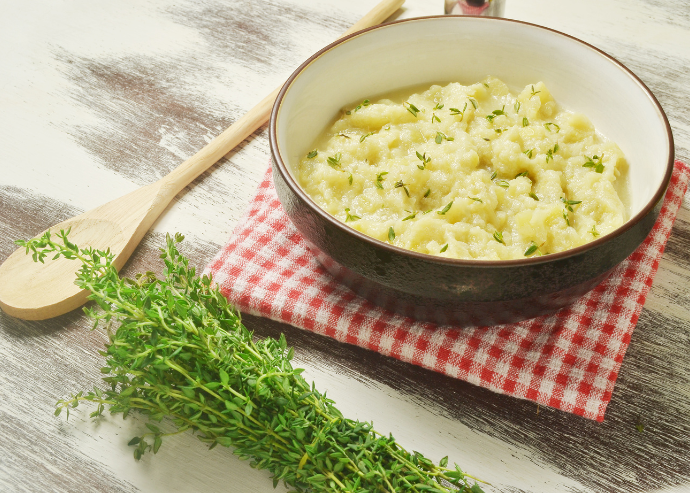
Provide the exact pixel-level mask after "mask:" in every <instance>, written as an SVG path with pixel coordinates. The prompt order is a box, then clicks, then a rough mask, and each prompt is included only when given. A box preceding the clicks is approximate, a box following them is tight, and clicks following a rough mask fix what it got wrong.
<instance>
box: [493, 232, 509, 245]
mask: <svg viewBox="0 0 690 493" xmlns="http://www.w3.org/2000/svg"><path fill="white" fill-rule="evenodd" d="M494 240H496V241H497V242H499V243H501V244H503V245H505V244H506V242H505V241H504V240H503V233H501V232H500V231H498V230H496V231H494Z"/></svg>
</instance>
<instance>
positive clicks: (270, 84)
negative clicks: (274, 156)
mask: <svg viewBox="0 0 690 493" xmlns="http://www.w3.org/2000/svg"><path fill="white" fill-rule="evenodd" d="M373 4H374V0H349V1H336V0H266V1H261V0H224V1H223V0H205V1H204V2H198V1H195V0H139V1H136V2H132V1H119V2H104V1H94V0H63V1H53V0H26V1H24V2H9V1H5V2H3V4H2V9H1V10H0V11H1V12H2V14H1V15H0V167H1V170H2V173H0V233H1V234H0V260H4V258H6V257H7V256H8V255H9V254H10V253H11V252H12V251H13V250H14V245H13V244H12V241H13V240H14V239H17V238H27V237H30V236H32V235H34V234H36V233H37V232H39V231H42V230H43V229H45V228H47V227H48V226H50V225H52V224H55V223H57V222H59V221H61V220H63V219H66V218H68V217H71V216H73V215H75V214H77V213H78V212H81V211H84V210H88V209H91V208H92V207H94V206H96V205H98V204H101V203H103V202H106V201H107V200H110V199H113V198H116V197H118V196H121V195H123V194H125V193H126V192H129V191H131V190H134V189H135V188H137V187H139V186H141V185H144V184H147V183H150V182H152V181H154V180H155V179H157V178H159V177H161V176H163V175H165V174H166V173H167V172H169V171H170V170H171V169H173V168H174V167H175V166H176V165H177V164H179V163H180V162H182V161H183V160H184V159H185V158H187V157H189V156H190V155H192V154H193V153H194V152H195V151H196V150H197V149H199V148H200V147H202V146H203V144H204V143H205V142H206V141H208V140H209V139H210V138H211V137H212V136H215V135H217V134H218V133H219V132H220V131H221V130H222V129H224V128H225V127H227V126H228V125H229V124H230V123H232V122H233V121H235V120H236V119H237V118H239V117H240V116H241V115H242V114H243V113H244V112H246V111H247V110H248V109H250V108H251V107H252V106H253V105H254V104H255V103H257V102H258V101H259V100H260V99H262V98H263V97H264V96H265V95H266V94H268V93H269V92H270V91H271V90H272V89H274V88H275V87H276V86H278V85H279V84H280V83H281V82H282V81H283V80H285V79H286V78H287V76H288V75H289V74H290V73H291V72H292V70H294V68H296V67H297V66H298V65H299V64H300V63H301V62H302V61H303V60H304V59H306V58H307V57H308V56H309V55H311V54H312V53H313V52H315V51H317V50H318V49H319V48H321V47H322V46H324V45H326V44H327V43H329V42H330V41H332V40H333V39H335V38H336V37H337V35H338V34H339V33H341V32H342V31H344V30H345V29H347V27H349V25H351V24H353V23H354V22H355V21H356V20H357V19H358V18H359V17H360V16H361V15H363V14H364V13H365V12H367V11H368V10H369V9H370V8H371V7H372V6H373ZM440 13H442V0H408V7H407V10H406V11H405V12H403V13H402V15H403V16H405V17H411V16H415V15H430V14H440ZM506 16H507V17H512V18H516V19H520V20H525V21H529V22H534V23H537V24H541V25H544V26H548V27H551V28H554V29H557V30H561V31H563V32H565V33H568V34H571V35H574V36H576V37H579V38H581V39H583V40H585V41H587V42H590V43H592V44H594V45H595V46H597V47H599V48H601V49H603V50H604V51H606V52H608V53H609V54H611V55H613V56H614V57H616V58H618V59H619V60H620V61H622V62H623V63H625V64H626V65H627V66H628V67H629V68H631V69H632V70H633V71H634V72H635V73H636V74H637V75H638V76H640V77H641V79H642V80H643V81H644V82H645V83H646V84H647V85H648V86H649V87H650V88H651V89H652V91H653V92H654V93H655V94H656V96H657V97H658V99H659V100H660V102H661V104H662V106H663V107H664V109H665V111H666V112H667V114H668V117H669V120H670V122H671V126H672V127H673V132H674V136H675V141H676V154H677V157H678V158H679V159H682V160H684V161H686V162H687V161H688V160H689V159H690V4H688V2H687V1H685V0H684V1H681V2H668V1H667V2H664V1H662V0H598V1H597V0H581V1H579V2H564V1H556V2H554V1H549V0H508V4H507V7H506ZM582 70H584V71H586V70H587V67H583V68H582ZM267 162H268V139H267V130H266V129H265V128H264V129H261V130H260V131H258V132H256V133H255V134H254V135H253V136H252V137H251V138H249V139H248V140H247V141H245V142H244V143H243V144H242V145H241V146H240V148H239V149H236V150H235V151H234V152H232V153H231V154H230V155H228V156H227V158H226V159H224V160H223V161H222V162H221V163H220V164H219V165H218V166H216V167H214V168H212V169H211V170H210V171H209V172H207V173H205V174H204V175H202V176H201V177H199V179H197V180H196V181H195V182H194V183H193V184H192V185H191V186H190V187H188V188H187V189H185V190H184V191H183V192H182V193H181V194H180V195H179V196H178V197H177V199H176V200H175V201H174V202H173V203H172V204H171V206H170V207H169V209H168V210H167V211H166V213H165V214H164V215H163V216H162V217H161V219H160V220H159V221H158V222H157V223H156V224H155V226H154V228H153V229H152V231H150V232H149V233H148V235H147V236H146V238H145V240H144V242H143V243H142V245H141V246H140V247H139V248H138V249H137V251H136V252H135V254H134V256H133V257H132V260H131V261H130V263H129V264H128V266H127V267H126V268H125V272H126V273H133V272H137V271H140V270H142V269H144V270H159V269H160V264H159V263H158V260H157V250H156V248H157V247H158V246H159V245H160V244H161V242H162V238H163V236H164V234H165V232H176V231H179V232H181V233H183V234H184V235H185V236H186V237H187V241H186V242H185V243H186V247H185V253H187V254H188V256H189V257H190V258H191V260H192V262H194V263H195V264H196V265H197V266H198V267H199V268H203V266H204V265H205V264H206V263H207V262H208V261H209V260H210V258H211V257H212V256H213V255H214V254H215V252H216V251H217V250H218V249H219V248H220V246H221V245H222V244H223V243H224V242H225V241H226V239H227V238H228V236H229V233H230V231H231V230H232V228H233V226H234V225H235V223H236V222H237V220H238V219H239V217H240V215H241V214H242V212H243V210H244V208H245V207H246V205H247V203H248V201H249V198H250V196H251V195H252V193H253V191H254V189H255V187H256V186H257V184H258V182H259V179H260V178H261V176H262V175H263V172H264V170H265V168H266V166H267ZM75 177H76V179H75ZM689 244H690V203H689V202H688V197H687V196H686V199H685V202H684V205H683V208H682V209H681V211H680V214H679V216H678V219H677V222H676V226H675V228H674V231H673V234H672V236H671V239H670V241H669V244H668V246H667V250H666V253H665V254H664V257H663V259H662V262H661V266H660V268H659V272H658V274H657V277H656V280H655V283H654V287H653V288H652V291H651V294H650V296H649V298H648V300H647V303H646V306H645V309H644V311H643V313H642V316H641V318H640V321H639V323H638V327H637V328H636V330H635V333H634V335H633V338H632V343H631V345H630V348H629V350H628V354H627V355H626V358H625V360H624V362H623V367H622V370H621V374H620V376H619V379H618V383H617V385H616V388H615V391H614V394H613V400H612V402H611V404H610V406H609V409H608V413H607V417H606V421H605V422H604V423H603V424H598V423H595V422H590V421H588V420H585V419H583V418H580V417H577V416H573V415H570V414H567V413H563V412H561V411H556V410H553V409H548V408H543V407H542V408H541V409H539V408H537V406H536V404H533V403H530V402H526V401H521V400H517V399H513V398H510V397H506V396H500V395H497V394H494V393H491V392H489V391H486V390H483V389H480V388H477V387H474V386H472V385H469V384H466V383H464V382H460V381H457V380H453V379H451V378H447V377H443V376H441V375H437V374H434V373H432V372H429V371H426V370H423V369H420V368H417V367H414V366H411V365H408V364H405V363H401V362H399V361H396V360H392V359H389V358H386V357H383V356H380V355H378V354H376V353H372V352H369V351H366V350H363V349H359V348H355V347H351V346H347V345H343V344H339V343H336V342H335V341H332V340H330V339H326V338H324V337H320V336H317V335H314V334H310V333H306V332H303V331H300V330H298V329H295V328H293V327H289V326H285V325H280V324H277V323H274V322H269V321H266V320H261V319H257V318H253V317H246V319H245V323H246V325H247V326H248V327H250V328H251V329H254V330H255V331H256V333H257V334H259V335H274V336H275V335H277V334H279V333H280V332H285V333H286V335H287V338H288V340H289V341H290V343H291V344H293V345H294V346H295V347H296V353H297V359H298V362H299V364H300V366H303V367H305V368H306V369H307V371H306V373H305V375H306V377H307V378H308V379H313V380H315V381H316V382H317V385H318V387H319V388H320V389H321V390H327V391H328V395H329V397H332V398H334V399H335V400H336V402H337V403H338V407H339V408H340V409H341V410H342V411H343V412H344V414H345V415H347V416H349V417H352V418H358V419H361V420H373V421H374V423H375V424H376V427H377V429H378V431H380V432H384V433H387V432H392V433H393V435H394V436H395V437H396V438H397V439H398V441H399V442H401V443H403V444H404V445H406V446H407V447H408V448H409V449H414V450H419V451H422V452H424V453H425V454H426V455H428V456H430V457H431V458H433V459H440V458H441V457H443V456H444V455H449V456H450V458H451V461H455V462H457V463H458V464H460V465H461V467H463V469H465V470H466V471H468V472H471V473H472V474H475V475H477V476H479V477H481V478H484V479H486V480H487V481H489V482H491V483H492V484H493V486H492V487H486V491H487V492H489V491H503V492H520V491H530V492H551V491H578V492H602V491H606V492H608V491H616V492H626V493H627V492H649V491H674V492H681V491H690V358H688V353H689V352H690V351H689V350H690V331H689V330H688V329H689V328H690V255H688V245H689ZM89 326H90V323H89V321H88V320H87V319H86V318H85V317H84V316H82V315H81V313H80V312H78V311H77V312H73V313H70V314H67V315H64V316H62V317H59V318H57V319H53V320H49V321H45V322H25V321H21V320H17V319H13V318H11V317H8V316H6V315H4V314H0V396H1V398H0V491H1V492H24V491H28V492H39V491H40V492H45V491H59V492H91V491H98V492H134V491H143V492H196V491H204V492H206V493H212V492H221V491H224V492H227V491H230V492H233V493H262V492H267V493H268V492H270V491H273V489H272V485H271V481H270V480H269V477H268V474H267V473H265V472H262V471H255V470H253V469H251V468H250V467H249V465H248V463H246V462H241V461H239V460H238V459H237V458H236V457H235V456H233V455H232V453H231V451H230V450H229V449H223V448H221V447H218V448H216V449H214V450H213V451H208V450H207V449H206V447H205V446H204V445H203V444H201V443H200V442H198V441H197V439H196V438H195V437H193V436H191V435H190V434H185V435H182V436H179V437H175V438H174V439H169V440H167V442H166V443H165V444H164V445H163V447H162V448H161V450H160V452H159V453H158V454H157V455H156V456H148V457H145V458H144V459H143V460H142V461H140V462H135V461H134V459H133V458H132V450H131V448H130V447H127V442H128V440H129V439H130V438H131V437H132V436H134V435H136V434H138V433H140V432H141V430H142V429H143V427H144V421H143V420H140V419H138V418H137V417H136V416H132V417H131V418H128V419H127V420H126V421H122V420H121V419H119V418H111V417H109V418H105V419H103V420H101V421H98V422H93V421H91V420H89V419H88V412H89V411H90V410H89V409H87V408H81V407H80V408H79V409H77V410H76V412H74V413H73V414H71V416H70V420H69V421H65V419H64V417H63V416H61V417H58V418H56V417H54V416H53V409H54V403H55V401H56V400H57V399H58V398H61V397H64V396H66V395H67V394H68V393H70V392H73V391H77V390H81V389H89V388H91V387H92V386H93V385H94V384H97V383H98V382H99V380H100V373H99V368H100V367H101V366H102V361H101V358H100V356H98V354H97V350H98V349H100V348H101V346H102V343H103V341H104V337H103V335H102V334H101V333H99V332H89V331H88V327H89ZM637 424H643V425H644V432H639V431H638V430H637V426H636V425H637ZM278 491H283V487H282V486H280V487H279V489H278Z"/></svg>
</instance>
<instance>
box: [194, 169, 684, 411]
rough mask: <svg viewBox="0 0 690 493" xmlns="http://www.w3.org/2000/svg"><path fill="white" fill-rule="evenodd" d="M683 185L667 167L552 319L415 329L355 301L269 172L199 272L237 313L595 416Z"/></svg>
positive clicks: (418, 325) (607, 394) (606, 397)
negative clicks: (635, 232)
mask: <svg viewBox="0 0 690 493" xmlns="http://www.w3.org/2000/svg"><path fill="white" fill-rule="evenodd" d="M688 179H690V168H689V167H688V166H687V165H685V164H683V163H681V162H676V163H675V170H674V173H673V177H672V179H671V184H670V185H669V189H668V192H667V194H666V199H665V201H664V205H663V209H662V210H661V214H660V216H659V219H658V221H657V223H656V225H655V226H654V229H653V230H652V232H651V234H650V235H649V237H648V238H647V239H646V241H645V242H644V243H643V244H642V245H641V246H640V247H639V248H638V249H637V250H636V251H635V252H634V253H633V254H632V255H631V256H630V257H628V258H627V259H626V260H625V261H624V262H623V263H622V264H621V265H620V266H619V267H618V268H616V270H615V271H614V272H613V274H612V275H611V277H609V278H608V279H607V280H606V281H604V282H603V283H602V284H600V285H599V286H598V287H597V288H595V289H594V290H592V291H591V292H589V293H588V294H587V295H585V296H584V297H582V298H581V299H580V300H579V301H577V302H576V303H575V304H574V305H572V306H570V307H568V308H564V309H562V310H561V311H559V312H557V313H556V314H554V315H551V316H544V317H539V318H535V319H532V320H527V321H524V322H520V323H516V324H510V325H500V326H495V327H476V328H467V329H460V328H457V327H453V326H447V325H434V324H431V323H423V322H417V321H414V320H412V319H409V318H405V317H402V316H399V315H396V314H394V313H391V312H388V311H386V310H384V309H382V308H379V307H378V306H375V305H373V304H371V303H369V302H368V301H366V300H365V299H363V298H361V297H359V296H358V295H356V294H354V293H353V292H352V291H350V290H349V289H348V288H347V287H345V286H343V285H342V284H339V283H338V282H336V281H335V280H334V279H333V278H332V277H331V276H330V274H328V273H327V272H326V271H325V270H324V269H323V268H322V267H321V266H320V265H319V264H318V263H317V262H316V260H315V259H314V257H313V256H312V254H311V253H310V252H309V250H307V246H306V245H305V243H304V240H303V239H302V237H301V236H300V234H299V233H298V232H297V230H296V229H295V227H294V226H293V225H292V223H291V222H290V220H289V219H288V217H287V216H286V214H285V212H284V210H283V208H282V207H281V205H280V202H279V201H278V197H277V195H276V192H275V188H274V186H273V181H272V179H271V173H270V168H269V170H268V171H267V172H266V176H265V178H264V180H263V182H262V183H261V185H260V186H259V189H258V191H257V194H256V196H255V197H254V199H253V200H252V201H251V204H250V207H249V210H248V211H247V213H246V215H245V217H243V218H242V219H241V220H240V222H239V225H238V226H237V228H236V229H235V231H234V232H233V234H232V236H231V238H230V241H229V242H228V244H227V245H226V246H225V247H224V248H223V249H222V250H221V251H220V252H219V253H218V255H217V256H216V258H215V259H214V260H213V261H212V262H211V263H210V264H209V265H208V266H207V268H206V272H207V273H208V272H211V273H212V274H213V278H214V279H215V282H216V283H217V284H218V285H219V286H220V288H221V291H222V292H223V294H224V295H225V296H227V297H228V298H229V299H230V301H231V302H232V303H234V304H235V305H236V306H237V307H238V308H239V309H240V310H241V311H243V312H246V313H250V314H253V315H260V316H263V317H268V318H271V319H273V320H278V321H281V322H287V323H289V324H292V325H295V326H297V327H300V328H303V329H306V330H310V331H312V332H317V333H319V334H324V335H327V336H330V337H333V338H335V339H337V340H339V341H342V342H348V343H350V344H356V345H358V346H361V347H364V348H367V349H372V350H374V351H378V352H380V353H382V354H385V355H387V356H392V357H394V358H398V359H400V360H402V361H407V362H410V363H413V364H415V365H420V366H423V367H425V368H429V369H431V370H435V371H438V372H441V373H445V374H446V375H450V376H452V377H456V378H460V379H462V380H466V381H468V382H471V383H473V384H476V385H480V386H482V387H485V388H488V389H491V390H493V391H496V392H501V393H505V394H509V395H512V396H515V397H521V398H524V399H530V400H532V401H535V402H538V403H540V404H544V405H547V406H552V407H555V408H558V409H562V410H564V411H569V412H572V413H575V414H578V415H580V416H584V417H587V418H590V419H596V420H598V421H603V419H604V412H605V410H606V405H607V404H608V403H609V401H610V400H611V393H612V391H613V385H614V383H615V381H616V377H617V376H618V370H619V368H620V365H621V362H622V361H623V356H624V355H625V351H626V349H627V347H628V344H629V343H630V336H631V334H632V331H633V328H634V327H635V324H636V322H637V319H638V317H639V315H640V311H641V310H642V305H643V304H644V302H645V298H646V296H647V293H648V292H649V288H650V287H651V285H652V280H653V278H654V274H655V273H656V270H657V267H658V266H659V259H660V258H661V254H662V252H663V250H664V245H665V244H666V241H667V239H668V237H669V235H670V234H671V226H672V225H673V221H674V219H675V217H676V213H677V211H678V208H679V207H680V205H681V201H682V199H683V195H684V194H685V191H686V189H687V185H688Z"/></svg>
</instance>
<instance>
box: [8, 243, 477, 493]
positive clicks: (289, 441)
mask: <svg viewBox="0 0 690 493" xmlns="http://www.w3.org/2000/svg"><path fill="white" fill-rule="evenodd" d="M68 234H69V231H66V232H65V231H61V232H60V233H59V234H58V235H57V236H58V238H59V239H60V240H61V241H53V239H52V238H51V235H50V233H46V234H45V235H43V236H42V237H40V238H37V239H34V240H30V241H19V242H17V243H18V244H20V245H22V246H24V247H26V250H27V253H31V254H32V255H33V258H34V260H35V261H40V262H43V261H44V259H45V258H46V257H47V256H48V255H53V254H54V257H53V258H54V259H56V258H59V257H65V258H67V259H76V260H78V261H80V262H81V264H82V265H81V268H80V270H79V271H78V273H77V280H76V281H75V282H76V284H77V285H78V286H79V287H81V288H84V289H87V290H89V291H90V292H91V294H90V295H89V299H91V300H93V301H94V302H95V303H96V305H97V307H92V308H85V311H86V313H87V314H88V315H89V316H91V317H92V318H93V319H94V320H95V323H94V328H96V327H98V326H99V325H101V324H104V325H105V327H106V329H107V331H108V339H109V342H108V343H107V344H106V349H105V351H101V354H102V355H103V356H104V357H105V358H106V366H105V367H103V368H101V372H102V373H104V374H105V376H104V378H103V380H104V381H105V382H106V383H107V384H108V387H107V389H106V390H101V389H99V388H94V390H93V391H92V392H79V393H77V394H74V395H72V396H71V397H70V398H68V399H65V400H60V401H58V403H57V408H56V411H55V415H56V416H57V415H59V414H60V412H61V411H63V410H65V411H66V413H67V416H68V417H69V410H70V408H75V407H77V406H78V405H79V403H80V402H82V401H89V402H92V403H95V404H97V409H96V410H95V411H94V412H93V413H91V416H92V417H97V416H101V415H102V414H103V412H104V411H105V409H106V406H108V407H109V411H110V413H112V414H117V413H121V414H122V415H123V417H126V416H127V415H128V414H129V413H130V412H131V411H137V412H138V413H140V414H143V415H146V416H147V417H148V420H149V421H148V423H147V427H148V429H149V430H150V432H148V433H145V434H143V435H142V436H138V437H135V438H133V439H132V440H131V441H130V442H129V444H130V445H132V446H134V447H135V449H134V457H135V458H136V459H139V458H141V456H142V455H143V454H144V453H146V452H149V451H152V452H153V453H156V452H157V451H158V449H159V448H160V446H161V444H162V441H163V437H165V436H167V435H173V434H176V433H181V432H184V431H186V430H192V432H194V433H196V434H197V435H198V437H199V439H200V440H201V441H202V442H205V443H207V444H209V446H210V448H213V447H215V446H216V445H223V446H226V447H233V448H234V453H235V454H237V455H238V456H240V458H243V459H249V460H251V465H252V466H253V467H255V468H258V469H268V470H269V471H270V472H271V473H272V474H273V483H274V486H276V485H277V484H278V483H279V482H280V481H281V480H282V481H283V482H284V483H285V485H286V486H290V487H292V488H294V489H295V490H297V491H299V492H352V493H364V492H390V493H394V492H436V493H443V492H450V491H457V490H459V491H461V492H466V493H479V492H481V491H482V490H481V488H480V487H479V486H478V485H477V484H476V483H474V482H473V483H474V484H473V485H471V486H470V484H469V483H468V479H467V478H472V476H469V475H466V474H465V473H464V472H463V471H462V470H461V469H460V468H459V467H458V466H457V465H456V466H455V467H452V468H451V467H448V458H447V457H445V458H443V459H442V460H441V461H440V463H439V464H438V465H437V464H434V463H433V462H432V461H430V460H429V459H427V458H426V457H424V456H423V455H422V454H420V453H418V452H412V453H410V452H408V451H406V450H405V449H403V448H402V447H401V446H400V445H398V443H397V442H396V441H395V439H394V438H393V437H392V436H383V435H381V434H379V433H377V432H376V431H375V430H374V429H373V428H372V424H370V423H366V422H359V421H353V420H350V419H346V418H344V417H343V416H342V414H341V413H340V411H338V410H337V409H336V408H335V407H334V402H333V401H332V400H331V399H329V398H327V397H326V395H325V394H322V393H320V392H319V391H318V390H317V389H316V388H315V386H314V384H311V385H310V384H309V383H307V382H306V380H305V379H304V378H303V377H302V376H301V372H302V370H301V369H296V368H293V367H292V364H291V363H290V360H291V359H292V357H293V349H292V348H288V346H287V343H286V341H285V337H284V336H282V335H281V337H280V339H278V340H276V339H273V338H265V339H262V340H259V341H255V340H254V339H253V336H252V333H251V332H250V331H248V330H247V329H246V328H245V327H244V326H243V325H242V323H241V321H240V315H239V313H238V312H237V311H236V310H235V309H234V308H233V307H232V306H231V305H230V304H229V303H228V301H227V300H226V299H225V297H224V296H223V295H222V294H221V293H220V292H219V290H218V288H217V287H215V286H214V285H213V284H212V282H211V279H210V278H209V277H207V276H203V277H201V278H200V277H198V276H196V275H195V270H194V268H193V267H190V266H189V263H188V260H187V259H186V258H185V257H183V256H182V255H181V254H180V253H179V251H178V249H177V243H179V242H180V241H182V239H183V237H182V236H181V235H179V234H178V235H175V237H170V236H169V235H168V237H167V240H166V246H165V248H162V249H161V251H162V254H161V258H163V260H164V262H165V270H164V278H163V279H158V278H157V277H156V276H155V275H154V274H153V273H151V272H147V273H145V274H139V275H137V276H136V278H135V279H127V278H120V277H119V275H118V273H117V271H116V269H115V267H114V266H113V265H112V261H113V255H112V254H111V253H110V252H109V251H107V250H106V251H103V250H94V249H92V248H83V249H80V248H79V247H77V246H76V245H74V244H72V243H71V242H70V241H69V240H68ZM164 417H169V418H170V419H171V420H172V423H174V425H175V426H176V428H177V431H176V432H174V433H163V432H161V430H160V429H159V427H158V426H157V425H156V424H155V423H156V422H160V421H161V420H162V419H163V418H164ZM472 479H474V478H472Z"/></svg>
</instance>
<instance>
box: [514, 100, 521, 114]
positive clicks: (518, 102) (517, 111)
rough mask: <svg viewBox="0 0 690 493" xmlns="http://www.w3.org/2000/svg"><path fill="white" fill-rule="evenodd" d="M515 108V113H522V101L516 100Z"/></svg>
mask: <svg viewBox="0 0 690 493" xmlns="http://www.w3.org/2000/svg"><path fill="white" fill-rule="evenodd" d="M513 108H515V113H520V101H515V106H513Z"/></svg>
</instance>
